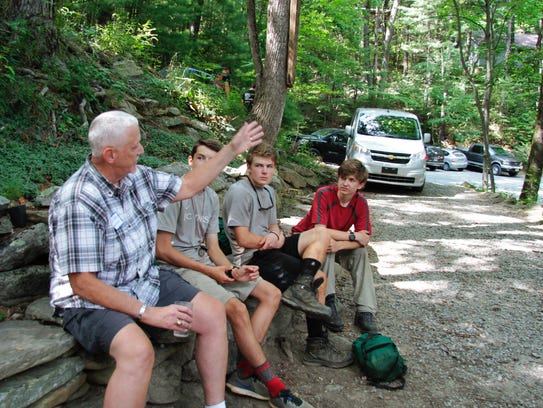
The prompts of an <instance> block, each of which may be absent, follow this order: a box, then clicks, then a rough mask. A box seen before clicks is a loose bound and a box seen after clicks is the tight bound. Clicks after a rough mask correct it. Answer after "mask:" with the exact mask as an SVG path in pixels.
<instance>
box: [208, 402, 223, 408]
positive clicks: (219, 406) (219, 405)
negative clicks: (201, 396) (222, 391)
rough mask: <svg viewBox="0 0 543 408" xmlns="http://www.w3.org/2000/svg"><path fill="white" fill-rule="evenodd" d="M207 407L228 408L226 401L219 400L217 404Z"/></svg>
mask: <svg viewBox="0 0 543 408" xmlns="http://www.w3.org/2000/svg"><path fill="white" fill-rule="evenodd" d="M205 408H226V402H224V401H223V402H219V403H218V404H215V405H206V406H205Z"/></svg>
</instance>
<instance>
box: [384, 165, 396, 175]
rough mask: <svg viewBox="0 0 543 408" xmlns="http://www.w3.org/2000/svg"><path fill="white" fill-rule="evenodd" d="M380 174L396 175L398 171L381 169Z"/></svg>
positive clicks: (388, 168) (387, 168)
mask: <svg viewBox="0 0 543 408" xmlns="http://www.w3.org/2000/svg"><path fill="white" fill-rule="evenodd" d="M381 173H384V174H398V169H397V168H396V167H383V168H381Z"/></svg>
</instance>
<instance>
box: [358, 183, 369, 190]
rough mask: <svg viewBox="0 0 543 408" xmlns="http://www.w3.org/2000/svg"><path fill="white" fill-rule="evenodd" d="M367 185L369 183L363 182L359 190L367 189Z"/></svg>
mask: <svg viewBox="0 0 543 408" xmlns="http://www.w3.org/2000/svg"><path fill="white" fill-rule="evenodd" d="M366 183H367V181H363V182H362V183H360V187H359V188H358V189H359V190H364V188H365V187H366Z"/></svg>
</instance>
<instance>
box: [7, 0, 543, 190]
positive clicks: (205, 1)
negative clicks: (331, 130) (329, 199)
mask: <svg viewBox="0 0 543 408" xmlns="http://www.w3.org/2000/svg"><path fill="white" fill-rule="evenodd" d="M293 5H294V6H295V7H297V10H298V13H297V15H296V19H297V21H296V22H297V24H296V27H295V28H296V30H295V31H294V32H292V31H291V32H290V36H291V37H288V36H280V35H279V36H277V37H275V43H277V42H279V43H282V42H283V39H285V38H286V39H287V40H292V38H296V39H297V41H296V44H295V45H296V47H295V53H294V56H295V57H296V58H295V61H296V64H295V76H292V77H291V78H290V79H289V80H288V81H287V80H284V81H282V82H281V84H280V85H281V86H270V85H269V84H272V85H275V84H273V82H269V80H270V77H271V76H279V77H285V76H286V73H285V72H271V73H270V71H263V70H261V67H260V64H261V63H264V66H268V67H270V66H272V62H273V58H275V55H274V54H272V52H271V51H270V50H272V49H273V47H272V46H273V45H274V37H273V35H275V34H277V33H274V32H272V31H273V30H272V29H273V28H274V26H273V23H274V21H273V19H274V18H275V17H276V15H275V14H274V12H277V10H279V11H280V12H279V14H280V13H281V12H282V11H281V10H283V11H284V10H285V9H286V10H287V12H288V10H289V8H290V10H291V12H292V6H293ZM0 6H1V7H0V195H4V196H5V197H7V198H9V199H18V198H20V197H24V198H25V199H32V198H33V197H35V196H36V195H37V193H38V192H39V191H40V190H41V189H43V188H45V187H47V186H49V185H51V184H57V185H58V184H61V183H62V182H63V181H64V180H65V179H66V178H67V177H68V176H69V175H70V174H71V173H72V172H73V171H75V170H76V169H77V168H78V167H79V166H80V164H81V163H82V161H83V160H84V158H85V156H86V154H88V145H87V141H86V132H87V125H88V120H89V119H92V118H93V117H94V116H95V115H97V114H98V113H100V112H102V111H104V110H108V109H111V106H108V105H107V103H106V102H105V101H106V99H104V98H103V94H104V92H105V90H107V92H114V93H117V94H118V95H119V98H121V97H122V96H121V95H124V96H126V95H130V96H131V97H139V98H152V99H154V100H157V101H158V102H159V103H160V104H161V105H163V106H175V107H178V108H179V109H180V110H181V111H182V112H184V113H185V114H187V115H190V116H193V117H195V118H197V119H199V120H202V121H204V122H206V123H207V124H208V125H209V126H210V128H209V129H210V130H209V133H210V136H213V137H218V138H219V139H221V140H223V141H226V140H227V138H228V134H229V131H230V130H231V129H232V127H234V128H235V127H237V126H239V124H240V123H242V121H243V120H247V119H248V118H251V117H256V118H257V119H258V118H260V117H263V116H265V115H264V114H263V112H264V113H265V109H264V108H262V109H261V110H259V107H260V106H265V104H259V102H262V101H264V102H265V101H266V100H273V99H274V98H275V99H276V100H277V99H278V100H279V103H280V105H281V109H280V111H279V112H280V114H281V115H280V120H279V123H278V126H277V127H275V128H273V131H271V132H268V133H267V139H268V140H269V141H270V142H272V143H274V144H275V145H276V146H277V147H278V148H280V149H282V150H283V151H285V152H287V153H286V154H288V151H289V144H290V141H291V139H290V137H289V136H291V135H292V134H297V133H310V132H312V131H314V130H316V129H319V128H324V127H343V126H345V125H346V124H348V123H349V121H350V118H351V115H352V113H353V112H354V110H355V109H356V108H357V107H360V106H365V107H385V108H393V109H403V110H408V111H411V112H413V113H415V114H417V115H418V116H419V118H420V120H421V123H422V126H423V131H425V132H430V133H431V134H432V138H433V143H434V144H436V145H443V146H453V145H458V144H462V145H469V144H470V143H471V142H474V141H482V140H483V139H485V138H487V139H488V142H491V143H496V144H500V145H503V146H505V147H508V148H510V149H512V150H514V152H515V154H516V155H517V156H519V157H520V158H522V159H523V161H524V162H526V161H527V160H528V157H529V156H530V148H531V146H533V141H534V139H535V138H536V137H537V134H538V131H537V124H536V122H537V120H536V118H537V110H538V99H539V98H540V95H541V93H540V85H541V78H542V76H541V64H542V56H543V53H542V48H541V38H542V18H541V16H542V15H543V13H542V12H543V1H541V0H528V1H518V0H503V1H502V0H484V1H481V0H470V1H459V0H445V1H437V0H425V1H420V0H414V1H406V0H362V1H360V0H326V1H324V0H300V1H297V0H292V1H289V0H269V1H258V0H256V1H255V0H222V1H210V0H148V1H138V0H130V1H128V0H115V1H113V0H94V1H81V0H76V1H47V2H46V1H42V0H0ZM274 10H275V11H274ZM287 14H288V13H287ZM283 15H284V13H283ZM287 19H288V15H287ZM280 28H281V27H280ZM291 28H292V26H291ZM281 29H283V30H287V31H288V29H289V27H288V25H287V27H284V26H283V27H282V28H281ZM277 39H279V40H277ZM275 45H277V44H275ZM281 45H282V44H278V46H279V47H280V46H281ZM290 52H292V51H290ZM127 58H130V59H132V60H134V61H136V62H137V63H138V64H139V65H140V66H141V67H143V75H142V76H141V78H140V80H138V81H130V80H126V79H124V78H120V77H118V76H116V75H115V74H114V73H113V72H112V70H111V65H112V64H113V62H114V61H117V60H120V59H127ZM189 67H191V68H196V69H198V70H200V71H204V72H207V73H209V74H211V75H212V76H214V77H215V78H216V76H217V75H219V74H220V73H221V71H222V69H223V68H224V67H228V68H229V69H230V72H231V78H230V86H231V89H230V92H229V93H228V95H227V94H226V93H225V92H224V90H223V89H222V88H220V87H217V86H216V84H214V82H215V78H213V79H206V78H209V77H198V76H194V75H187V70H186V68H189ZM266 81H268V86H264V85H265V84H266ZM253 82H256V83H257V85H259V84H261V85H262V86H261V87H260V89H259V87H258V86H257V98H256V101H255V107H254V108H253V112H249V113H248V112H247V111H246V110H245V107H244V106H243V104H242V102H241V99H242V94H243V92H244V91H245V90H246V89H248V88H249V87H250V85H251V84H252V83H253ZM279 94H280V95H279ZM268 106H273V105H268ZM255 110H256V112H255ZM268 110H270V109H268ZM271 110H273V109H271ZM542 116H543V115H542ZM485 120H486V123H485ZM485 125H486V126H485ZM142 127H143V130H144V135H145V140H144V147H145V150H146V153H145V155H144V156H142V158H141V161H140V162H141V163H142V164H146V165H150V166H153V167H157V166H160V165H165V164H168V163H170V162H172V161H179V160H184V159H185V157H186V156H187V155H188V153H189V150H190V147H191V145H192V140H191V139H190V138H189V137H188V136H187V135H183V134H180V133H178V132H175V131H172V130H170V129H165V128H163V127H159V126H156V125H155V124H154V123H152V121H150V122H149V123H143V124H142ZM534 135H535V136H534ZM539 137H541V135H539ZM538 154H539V160H541V156H542V155H543V152H541V151H539V153H538ZM289 160H294V161H301V162H303V163H309V162H310V160H309V158H308V157H307V156H306V155H304V154H298V155H296V157H290V158H289ZM308 165H310V164H308ZM540 168H541V166H539V169H540ZM539 177H541V174H540V173H539ZM538 184H539V183H538Z"/></svg>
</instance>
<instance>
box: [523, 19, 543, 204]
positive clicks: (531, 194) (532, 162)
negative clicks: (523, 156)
mask: <svg viewBox="0 0 543 408" xmlns="http://www.w3.org/2000/svg"><path fill="white" fill-rule="evenodd" d="M542 28H543V20H539V36H538V38H537V49H538V50H539V51H540V50H541V38H542V37H543V36H542V31H543V30H542ZM539 72H540V73H541V83H540V84H539V100H538V102H537V117H536V124H535V132H534V137H533V139H532V146H531V147H530V155H529V156H528V163H527V164H526V177H525V178H524V184H523V186H522V191H521V192H520V197H519V199H520V201H526V202H532V203H535V202H537V196H538V194H539V185H540V184H541V173H542V169H543V67H541V68H540V69H539Z"/></svg>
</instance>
